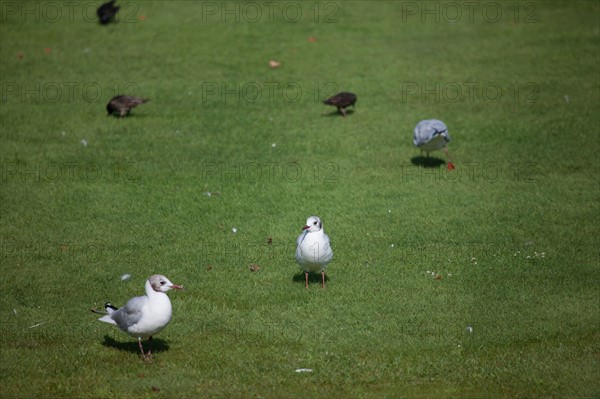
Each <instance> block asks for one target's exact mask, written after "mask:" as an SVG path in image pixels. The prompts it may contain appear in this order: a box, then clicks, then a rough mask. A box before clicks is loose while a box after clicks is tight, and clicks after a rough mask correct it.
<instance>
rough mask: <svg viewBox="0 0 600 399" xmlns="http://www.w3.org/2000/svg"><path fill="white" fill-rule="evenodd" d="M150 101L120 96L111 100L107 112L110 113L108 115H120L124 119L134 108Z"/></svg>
mask: <svg viewBox="0 0 600 399" xmlns="http://www.w3.org/2000/svg"><path fill="white" fill-rule="evenodd" d="M148 101H150V100H148V99H144V98H139V97H134V96H124V95H120V96H116V97H113V98H111V100H110V101H109V102H108V104H107V105H106V110H107V111H108V115H117V114H118V116H119V117H121V118H122V117H124V116H126V115H129V111H131V109H132V108H134V107H137V106H138V105H140V104H143V103H145V102H148Z"/></svg>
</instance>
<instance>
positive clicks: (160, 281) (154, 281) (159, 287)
mask: <svg viewBox="0 0 600 399" xmlns="http://www.w3.org/2000/svg"><path fill="white" fill-rule="evenodd" d="M148 281H149V282H150V286H151V287H152V289H153V290H154V291H156V292H167V291H169V290H170V289H171V288H172V289H176V290H181V289H183V286H181V285H176V284H173V283H172V282H171V281H169V279H168V278H166V277H165V276H163V275H161V274H155V275H153V276H150V277H149V278H148Z"/></svg>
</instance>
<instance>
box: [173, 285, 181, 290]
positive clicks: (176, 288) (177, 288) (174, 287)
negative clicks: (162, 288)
mask: <svg viewBox="0 0 600 399" xmlns="http://www.w3.org/2000/svg"><path fill="white" fill-rule="evenodd" d="M171 288H173V289H175V290H182V289H183V285H177V284H173V285H172V286H171Z"/></svg>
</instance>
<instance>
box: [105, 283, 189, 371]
mask: <svg viewBox="0 0 600 399" xmlns="http://www.w3.org/2000/svg"><path fill="white" fill-rule="evenodd" d="M172 288H173V289H183V287H182V286H180V285H175V284H173V283H172V282H170V281H169V279H168V278H166V277H165V276H163V275H160V274H155V275H153V276H150V277H149V278H148V280H146V295H144V296H137V297H135V298H132V299H130V300H129V301H128V302H127V304H126V305H125V306H123V307H122V308H120V309H117V308H116V307H114V306H113V305H111V304H110V303H106V304H105V305H104V308H105V309H106V312H107V313H108V314H107V315H105V316H103V317H101V318H100V319H98V320H100V321H103V322H105V323H110V324H114V325H116V326H117V327H119V329H121V331H124V332H126V333H127V334H129V335H131V336H132V337H134V338H137V339H138V344H139V346H140V351H141V352H142V358H144V360H150V359H151V356H152V336H153V335H155V334H158V333H159V332H160V331H162V330H163V329H164V328H165V327H166V326H167V324H169V321H170V320H171V315H172V308H171V301H170V300H169V297H168V296H167V294H166V292H167V291H169V290H170V289H172ZM145 338H148V343H149V349H148V352H146V353H144V347H143V345H142V339H145Z"/></svg>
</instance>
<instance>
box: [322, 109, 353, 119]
mask: <svg viewBox="0 0 600 399" xmlns="http://www.w3.org/2000/svg"><path fill="white" fill-rule="evenodd" d="M353 113H354V110H353V109H346V116H350V115H352V114H353ZM321 116H326V117H332V116H339V117H340V118H343V117H344V115H342V114H341V112H340V111H338V110H337V109H336V110H335V111H332V112H329V113H326V114H321Z"/></svg>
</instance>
